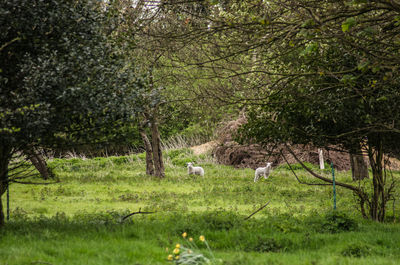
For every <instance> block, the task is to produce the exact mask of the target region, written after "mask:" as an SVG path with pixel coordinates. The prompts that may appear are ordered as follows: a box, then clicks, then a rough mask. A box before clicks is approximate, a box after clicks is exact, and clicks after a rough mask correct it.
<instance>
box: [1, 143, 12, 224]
mask: <svg viewBox="0 0 400 265" xmlns="http://www.w3.org/2000/svg"><path fill="white" fill-rule="evenodd" d="M1 144H2V145H1V146H0V227H2V226H4V224H5V217H4V210H3V203H2V200H1V196H2V195H3V194H4V193H5V192H6V190H7V186H8V185H9V182H8V163H9V162H10V157H11V148H10V147H8V146H6V145H4V143H1Z"/></svg>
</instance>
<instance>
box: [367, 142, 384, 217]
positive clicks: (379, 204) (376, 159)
mask: <svg viewBox="0 0 400 265" xmlns="http://www.w3.org/2000/svg"><path fill="white" fill-rule="evenodd" d="M378 141H379V142H378V144H376V145H374V146H375V149H374V150H372V149H371V148H369V150H368V157H369V161H370V164H371V169H372V176H373V177H372V184H373V188H374V190H373V194H372V198H371V207H370V216H371V218H372V219H373V220H375V221H378V222H383V221H384V219H385V215H386V202H387V199H386V198H387V196H386V194H385V180H384V178H383V150H382V143H381V141H380V140H378Z"/></svg>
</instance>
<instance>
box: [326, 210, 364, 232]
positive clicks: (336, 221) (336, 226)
mask: <svg viewBox="0 0 400 265" xmlns="http://www.w3.org/2000/svg"><path fill="white" fill-rule="evenodd" d="M357 227H358V224H357V222H356V221H355V220H354V219H352V218H350V217H349V216H348V215H347V214H346V213H343V212H339V211H332V212H329V213H327V214H326V215H325V217H324V220H323V221H322V223H321V231H326V232H329V233H340V232H344V231H354V230H356V229H357Z"/></svg>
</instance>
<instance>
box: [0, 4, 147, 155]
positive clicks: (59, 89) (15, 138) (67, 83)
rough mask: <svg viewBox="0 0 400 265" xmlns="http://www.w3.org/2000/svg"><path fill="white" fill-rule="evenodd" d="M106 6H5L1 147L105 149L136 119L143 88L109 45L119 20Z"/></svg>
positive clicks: (130, 67)
mask: <svg viewBox="0 0 400 265" xmlns="http://www.w3.org/2000/svg"><path fill="white" fill-rule="evenodd" d="M101 5H102V4H101V3H99V2H98V1H92V0H85V1H79V2H77V3H72V2H71V1H66V0H52V1H39V0H35V1H26V0H18V1H2V3H1V6H0V10H1V13H2V16H1V21H0V25H1V26H0V27H1V28H0V43H1V44H0V46H1V47H2V50H1V51H0V69H2V71H1V73H0V84H1V87H2V89H1V92H0V110H1V113H2V115H1V116H0V140H1V141H2V143H3V142H4V143H7V145H8V146H12V147H17V146H18V148H19V149H24V148H26V145H29V146H33V145H40V146H47V147H50V148H53V147H57V148H60V147H62V146H63V145H64V144H67V145H68V147H69V148H71V146H72V145H73V144H74V143H76V142H84V143H90V142H93V141H96V140H97V141H99V140H100V141H102V142H106V141H107V140H108V139H109V138H113V137H114V138H115V137H116V134H117V132H122V131H123V130H122V129H121V127H123V126H124V124H123V123H122V122H121V121H127V120H130V119H131V118H132V115H133V114H134V113H136V111H137V110H138V108H139V107H140V106H138V105H137V104H136V103H137V100H138V97H137V92H139V90H141V88H142V87H143V86H144V83H145V82H144V80H143V78H142V79H141V78H136V74H135V73H134V65H133V64H132V62H131V60H130V62H129V65H128V62H127V61H125V58H123V57H121V56H120V54H119V51H118V49H119V48H121V47H118V46H117V45H116V43H115V42H113V41H111V40H110V39H108V35H109V34H110V32H112V30H113V29H112V25H113V24H114V22H115V21H114V19H115V18H114V17H113V16H111V15H110V16H109V14H107V10H106V9H104V8H103V7H102V6H101ZM44 18H46V19H44ZM10 40H14V41H13V42H9V41H10ZM118 121H119V122H118ZM120 129H121V130H120Z"/></svg>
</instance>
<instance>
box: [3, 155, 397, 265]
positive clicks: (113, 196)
mask: <svg viewBox="0 0 400 265" xmlns="http://www.w3.org/2000/svg"><path fill="white" fill-rule="evenodd" d="M165 157H166V178H165V179H163V180H160V179H157V178H152V177H148V176H146V175H145V174H144V173H143V172H145V161H144V160H145V157H144V154H135V155H133V154H132V155H129V156H119V157H117V156H112V157H108V158H103V157H99V158H93V159H88V158H85V159H82V158H71V159H53V160H52V161H51V162H50V165H51V166H52V168H53V169H54V171H55V173H56V174H57V176H58V177H59V179H60V181H61V183H57V184H53V185H48V186H26V185H12V186H11V189H10V192H11V194H10V197H11V220H10V221H9V222H8V223H7V226H6V227H5V229H3V230H1V231H0V265H3V264H8V265H11V264H100V265H102V264H168V261H167V256H168V254H169V253H171V251H172V250H173V248H174V246H175V245H176V243H182V242H184V241H183V238H182V237H181V235H182V233H183V232H186V233H187V234H188V235H189V236H191V237H193V238H194V239H195V240H196V243H197V245H198V246H199V248H200V249H199V250H200V251H201V252H202V253H204V254H205V255H207V253H208V251H207V247H206V246H205V245H204V244H201V242H200V241H199V240H198V236H199V235H204V236H205V238H206V239H207V242H208V243H209V247H210V248H211V249H212V251H213V254H214V255H215V257H216V259H218V260H219V259H221V260H222V264H232V265H233V264H399V263H400V251H399V250H400V249H399V247H400V237H399V236H398V235H399V234H400V227H399V224H398V222H399V219H398V217H397V216H395V217H394V218H392V219H391V221H394V222H395V223H390V224H389V223H387V224H378V223H374V222H370V221H367V220H363V219H361V217H360V214H359V213H358V211H357V209H356V204H355V198H354V197H353V195H352V194H351V193H349V192H348V191H346V190H343V189H340V188H339V189H338V190H337V206H338V209H339V211H338V212H335V213H332V190H331V187H329V186H303V185H300V184H298V183H297V182H296V180H295V179H294V178H293V176H292V175H291V173H290V171H289V170H288V169H286V168H285V167H278V168H276V169H275V170H274V171H273V172H272V174H271V176H270V178H269V179H267V180H261V181H259V182H257V183H254V182H253V181H252V179H253V175H254V171H253V170H251V169H240V170H237V169H233V168H231V167H228V166H222V165H216V164H214V163H212V158H210V157H209V156H207V155H202V156H195V155H194V154H193V152H192V151H191V150H190V149H187V148H184V149H179V150H174V149H171V150H167V151H165ZM186 161H195V162H196V163H198V164H201V165H202V166H203V167H204V169H205V177H204V178H201V177H199V176H188V175H187V171H186V167H185V165H184V164H185V162H186ZM296 172H297V173H298V175H299V177H301V178H303V179H304V180H306V181H308V182H314V181H315V180H314V179H312V178H310V177H309V176H308V175H307V174H306V173H305V172H303V171H302V170H301V169H296ZM321 174H329V173H328V172H325V173H324V172H323V171H322V172H321ZM395 177H396V178H399V174H398V173H395ZM337 178H338V180H340V181H342V182H348V183H350V182H351V177H350V174H349V172H338V174H337ZM266 201H271V202H270V204H269V205H268V206H267V207H266V208H265V209H263V210H262V211H260V212H259V213H257V214H256V215H254V216H253V217H251V218H250V219H249V220H245V217H247V216H249V215H250V214H251V213H252V212H254V211H255V210H257V209H258V208H259V207H260V206H262V205H263V204H264V203H265V202H266ZM139 209H140V210H141V211H151V212H155V213H152V214H136V215H133V216H131V217H129V218H127V219H126V220H125V221H122V217H124V216H126V215H127V214H129V213H131V212H136V211H139ZM395 210H396V212H398V210H399V205H395ZM391 215H393V213H392V212H389V216H391ZM166 248H168V250H166ZM208 258H210V257H209V256H208Z"/></svg>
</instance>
